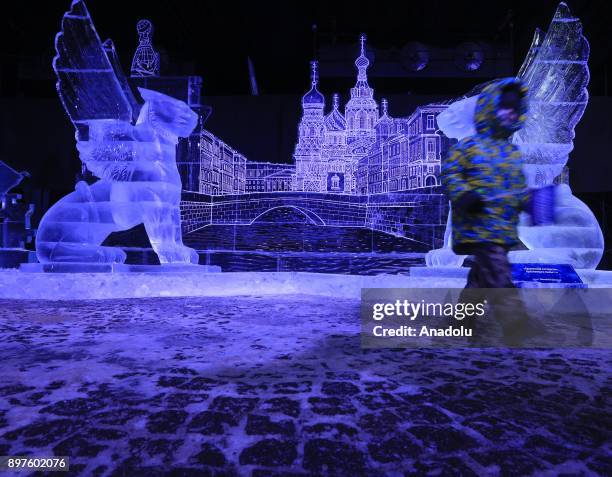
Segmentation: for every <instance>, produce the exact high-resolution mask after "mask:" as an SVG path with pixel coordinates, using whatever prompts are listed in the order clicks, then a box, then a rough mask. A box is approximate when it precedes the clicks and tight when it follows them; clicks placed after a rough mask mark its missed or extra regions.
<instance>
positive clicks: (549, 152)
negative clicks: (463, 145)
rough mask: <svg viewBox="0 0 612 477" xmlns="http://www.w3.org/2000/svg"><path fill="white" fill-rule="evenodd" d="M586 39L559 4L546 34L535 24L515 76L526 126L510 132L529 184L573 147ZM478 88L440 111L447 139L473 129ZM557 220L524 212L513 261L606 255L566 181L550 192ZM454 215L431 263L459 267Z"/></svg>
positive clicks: (590, 261) (555, 170)
mask: <svg viewBox="0 0 612 477" xmlns="http://www.w3.org/2000/svg"><path fill="white" fill-rule="evenodd" d="M588 57H589V44H588V42H587V40H586V39H585V38H584V36H583V35H582V25H581V24H580V20H579V19H578V18H576V17H574V16H573V15H572V14H571V12H570V11H569V9H568V7H567V5H566V4H565V3H560V4H559V7H558V8H557V11H556V12H555V15H554V17H553V20H552V22H551V24H550V27H549V28H548V31H547V32H546V34H545V35H544V34H542V32H541V31H540V30H537V31H536V33H535V35H534V39H533V42H532V44H531V47H530V49H529V52H528V53H527V57H526V58H525V61H524V62H523V65H522V66H521V69H520V71H519V73H518V75H517V76H518V77H519V78H521V80H522V81H523V83H524V84H525V85H526V86H527V88H528V89H529V98H528V99H529V115H528V118H527V123H526V124H525V127H524V128H523V129H522V130H520V131H519V132H517V133H515V134H514V136H513V138H512V142H514V143H515V144H517V145H518V146H519V147H520V148H521V151H522V153H523V157H524V162H525V166H524V173H525V177H526V179H527V183H528V185H529V186H530V187H540V186H544V185H547V184H551V183H552V182H553V180H554V179H555V178H556V177H557V176H558V175H559V174H561V172H562V171H563V167H564V166H565V164H566V163H567V159H568V155H569V153H570V152H571V150H572V149H573V139H574V127H575V126H576V124H577V123H578V121H580V118H581V117H582V113H583V112H584V110H585V108H586V106H587V103H588V97H589V95H588V92H587V89H586V88H587V84H588V82H589V68H588V65H587V61H588ZM483 86H484V85H480V86H479V87H476V88H475V89H474V90H472V91H470V92H469V93H467V94H466V95H465V96H464V99H460V100H458V101H456V102H454V103H452V104H451V105H450V106H449V107H448V109H447V110H446V111H444V112H443V113H441V114H440V115H439V116H438V125H439V126H440V129H441V130H442V131H443V132H444V134H446V135H447V136H448V137H451V138H456V139H462V138H464V137H467V136H470V135H472V134H474V132H475V131H474V125H473V117H474V107H475V105H476V99H477V98H478V93H479V92H480V90H481V89H482V87H483ZM555 196H556V198H555V202H556V206H555V215H556V223H555V224H554V225H548V226H541V227H531V226H529V221H528V220H527V217H526V216H523V217H522V218H521V223H520V224H519V238H520V239H521V241H522V242H523V243H524V244H525V246H526V247H527V249H528V250H516V251H512V252H510V254H509V256H510V260H511V261H513V262H539V263H569V264H571V265H573V266H574V267H575V268H586V269H589V268H591V269H592V268H595V267H596V266H597V264H598V263H599V261H600V260H601V257H602V254H603V247H604V242H603V235H602V233H601V229H600V227H599V224H598V223H597V219H596V218H595V216H594V215H593V213H592V212H591V211H590V209H589V208H588V207H587V206H586V205H585V204H584V203H583V202H581V201H580V200H579V199H578V198H576V197H575V196H574V195H573V194H572V191H571V189H570V187H569V185H568V184H561V185H559V186H558V187H557V188H556V193H555ZM451 218H452V217H451V214H449V217H448V222H447V226H446V233H445V238H444V242H445V244H444V247H443V248H441V249H437V250H432V251H430V252H429V253H428V254H427V256H426V262H427V265H429V266H455V267H457V266H461V263H462V262H463V259H464V258H465V257H464V256H458V255H455V254H454V253H453V251H452V249H451V243H450V241H451Z"/></svg>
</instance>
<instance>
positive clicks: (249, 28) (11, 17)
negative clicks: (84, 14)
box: [0, 0, 612, 97]
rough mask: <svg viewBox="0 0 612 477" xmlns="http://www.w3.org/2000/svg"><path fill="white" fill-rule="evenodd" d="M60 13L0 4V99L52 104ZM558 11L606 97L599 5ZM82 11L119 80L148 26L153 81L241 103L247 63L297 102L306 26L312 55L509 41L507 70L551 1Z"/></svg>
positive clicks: (605, 25)
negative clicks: (113, 54) (140, 26)
mask: <svg viewBox="0 0 612 477" xmlns="http://www.w3.org/2000/svg"><path fill="white" fill-rule="evenodd" d="M69 3H70V2H69V0H65V1H64V0H54V1H45V2H43V1H39V2H31V1H30V2H10V3H7V4H5V5H3V14H2V20H1V21H2V24H3V25H2V26H3V28H2V35H3V37H4V38H3V39H2V42H1V43H0V48H1V51H0V55H1V67H2V68H1V82H0V85H1V87H0V95H1V96H3V97H16V96H17V97H22V96H25V97H53V96H54V94H55V92H54V90H53V81H49V80H52V79H53V77H52V72H51V70H50V63H51V57H52V56H53V37H54V35H55V33H56V32H57V31H58V29H59V24H60V19H61V16H62V14H63V13H64V11H65V10H67V9H68V7H69ZM568 4H569V6H570V8H571V9H572V12H573V13H574V14H575V15H577V16H578V17H579V18H580V19H581V20H582V22H583V25H584V30H585V32H586V34H587V37H588V38H589V40H590V43H591V60H590V67H591V73H592V80H591V87H590V90H591V93H592V94H594V95H603V94H605V93H606V92H608V94H609V90H610V83H611V82H612V80H611V79H610V62H611V61H610V60H611V54H610V51H612V45H611V42H612V32H611V24H612V21H611V19H610V16H609V12H608V11H606V10H607V7H606V4H607V2H605V1H594V0H582V1H581V0H576V1H569V2H568ZM87 5H88V7H89V10H90V13H91V15H92V17H93V20H94V23H95V24H96V26H97V28H98V32H99V34H100V36H101V37H102V39H105V38H108V37H110V38H112V39H113V40H114V42H115V45H116V47H117V50H118V52H119V54H120V56H121V58H122V61H123V64H124V68H125V69H126V71H128V70H129V62H130V60H131V56H132V54H133V51H134V49H135V47H136V44H137V35H136V30H135V25H136V22H137V20H138V19H140V18H148V19H150V20H152V21H153V23H154V25H155V34H154V39H153V40H154V45H155V47H156V48H157V49H158V50H159V51H160V52H161V53H162V61H163V69H162V73H166V74H198V75H201V76H203V78H204V91H203V92H204V94H205V95H208V96H217V95H234V94H248V93H249V83H248V76H247V63H246V58H247V56H251V58H252V59H253V62H254V64H255V68H256V73H257V80H258V83H259V87H260V90H261V92H262V93H269V94H287V93H289V94H299V93H301V92H303V90H304V87H305V81H306V82H307V78H308V61H309V60H310V59H311V57H312V55H313V32H312V26H313V25H315V24H316V25H317V32H318V45H319V46H320V47H325V46H327V45H330V44H333V43H336V44H349V45H350V44H355V43H356V38H357V36H358V34H359V33H360V32H362V31H364V32H366V33H367V34H368V41H369V43H370V44H371V45H373V46H374V47H375V48H377V49H382V50H385V49H391V48H401V47H402V46H403V45H405V44H406V43H407V42H408V41H421V42H423V43H426V44H429V45H433V46H440V47H454V46H456V45H457V44H459V43H461V42H462V41H466V40H476V41H477V40H484V41H489V42H492V43H493V44H495V45H499V46H506V47H509V46H510V45H511V39H513V40H514V42H513V45H514V48H513V50H514V63H515V67H517V66H518V65H519V64H520V62H521V60H522V58H523V57H524V55H525V53H526V51H527V49H528V46H529V43H530V41H531V37H532V34H533V31H534V29H535V28H536V27H537V26H540V27H542V28H546V27H547V26H548V24H549V22H550V20H551V18H552V15H553V13H554V11H555V8H556V5H557V2H556V1H554V0H541V1H529V2H525V1H442V0H428V1H420V2H413V1H402V2H380V1H370V2H366V1H351V2H349V1H327V2H326V1H319V2H317V1H312V2H303V1H295V2H294V1H262V2H237V1H195V0H188V1H160V2H154V1H151V0H149V1H142V0H130V1H127V0H123V1H117V0H104V1H103V0H90V1H88V2H87ZM606 69H607V75H606ZM351 82H352V80H351V81H350V82H348V83H346V86H348V85H349V84H350V83H351ZM465 84H466V85H467V84H468V83H467V82H465ZM379 85H380V83H379ZM334 86H335V85H334ZM344 86H345V84H344V83H342V84H340V85H339V87H344ZM454 86H455V88H454V89H452V88H451V86H450V84H449V82H448V81H444V80H431V81H425V82H421V83H418V82H416V80H414V79H413V80H410V79H409V78H396V79H394V81H390V82H389V84H388V85H387V87H386V88H385V89H386V90H388V91H389V93H393V92H394V93H401V92H404V91H408V90H413V91H415V92H417V93H431V92H436V93H440V94H444V93H449V94H454V93H455V92H456V91H455V90H458V91H463V89H465V86H464V84H462V83H461V82H460V81H459V82H454ZM606 86H607V89H606ZM445 88H446V89H447V90H446V91H445Z"/></svg>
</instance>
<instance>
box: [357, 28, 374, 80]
mask: <svg viewBox="0 0 612 477" xmlns="http://www.w3.org/2000/svg"><path fill="white" fill-rule="evenodd" d="M359 41H360V42H361V54H360V55H359V57H358V58H357V59H356V60H355V66H356V67H357V70H358V71H359V73H358V74H357V80H358V81H365V83H366V84H367V82H368V74H367V73H366V70H367V69H368V67H369V66H370V60H368V57H367V56H366V54H365V42H366V36H365V34H364V33H362V34H361V36H360V37H359Z"/></svg>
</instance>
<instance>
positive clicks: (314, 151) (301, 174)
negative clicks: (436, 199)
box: [199, 35, 449, 195]
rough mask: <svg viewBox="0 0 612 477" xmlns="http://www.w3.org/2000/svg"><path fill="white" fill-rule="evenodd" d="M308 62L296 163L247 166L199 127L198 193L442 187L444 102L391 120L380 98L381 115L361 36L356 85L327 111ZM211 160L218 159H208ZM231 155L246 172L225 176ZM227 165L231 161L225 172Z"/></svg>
mask: <svg viewBox="0 0 612 477" xmlns="http://www.w3.org/2000/svg"><path fill="white" fill-rule="evenodd" d="M310 65H311V78H310V79H311V81H310V89H309V90H308V92H307V93H306V94H305V95H304V96H303V97H302V104H301V105H302V118H301V120H300V122H299V125H298V137H297V143H296V145H295V149H294V153H293V163H292V164H274V163H263V162H254V161H249V160H247V159H246V158H244V156H243V155H241V154H239V153H238V152H237V151H234V150H233V149H232V148H230V147H229V146H228V145H227V144H225V143H223V141H221V140H220V139H218V138H216V137H215V136H214V135H212V134H211V133H210V132H208V131H205V130H203V133H202V138H201V151H200V154H201V161H200V162H201V168H202V169H201V176H200V177H201V180H200V188H199V192H200V193H204V194H211V195H224V194H236V193H244V192H246V193H249V192H286V191H296V192H315V193H337V194H352V195H370V194H386V193H390V192H405V191H413V190H417V189H422V188H425V187H435V186H438V185H439V181H438V175H439V173H440V161H441V159H442V157H443V156H444V154H445V153H446V150H447V149H448V146H449V139H448V138H447V137H446V136H444V134H443V133H442V132H441V131H440V130H439V129H438V126H437V123H436V117H437V116H438V114H439V113H441V112H442V111H444V110H445V109H446V108H447V104H430V105H425V106H419V107H417V108H416V110H415V111H414V112H413V113H412V114H411V115H410V116H409V117H399V118H394V117H391V115H390V114H389V104H388V101H387V100H386V99H382V101H381V109H382V111H381V109H379V106H378V103H377V101H376V99H374V89H373V88H372V87H370V85H369V84H368V73H367V70H368V68H369V67H370V60H369V59H368V57H367V56H366V37H365V35H361V37H360V54H359V56H358V57H357V59H356V60H355V66H356V68H357V81H356V83H355V86H354V87H353V88H351V91H350V98H349V100H348V102H347V103H346V105H345V106H344V108H342V107H341V104H340V95H339V94H337V93H336V94H334V95H333V96H332V104H331V111H329V113H327V114H325V109H326V102H325V96H324V95H323V94H322V93H321V91H319V72H318V63H317V62H316V61H312V62H311V64H310ZM342 109H344V111H342ZM214 145H216V147H213V146H214ZM228 151H229V153H228ZM228 154H229V155H228ZM215 155H218V156H219V157H212V156H215ZM226 156H227V157H226ZM232 157H233V158H234V160H233V162H236V158H238V159H242V161H243V163H245V164H244V170H245V172H246V173H244V172H243V173H242V174H234V175H235V177H225V176H227V175H228V174H229V175H232V172H234V171H236V168H235V167H232V166H231V165H229V162H232ZM228 161H229V162H228ZM224 162H228V166H227V167H224V166H223V164H224ZM239 170H242V169H240V168H239ZM221 178H223V180H222V181H221V180H220V179H221ZM224 184H227V185H229V187H227V186H225V185H224Z"/></svg>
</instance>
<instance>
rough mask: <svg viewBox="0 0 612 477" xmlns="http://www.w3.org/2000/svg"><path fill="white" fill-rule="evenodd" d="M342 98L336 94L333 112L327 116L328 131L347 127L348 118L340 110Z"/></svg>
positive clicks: (342, 129)
mask: <svg viewBox="0 0 612 477" xmlns="http://www.w3.org/2000/svg"><path fill="white" fill-rule="evenodd" d="M339 104H340V98H339V96H338V95H337V94H334V102H333V104H332V110H331V112H330V113H329V114H328V115H327V116H325V128H326V129H327V130H328V131H344V130H345V129H346V119H344V116H343V115H342V113H341V112H340V111H339V107H340V106H339Z"/></svg>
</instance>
